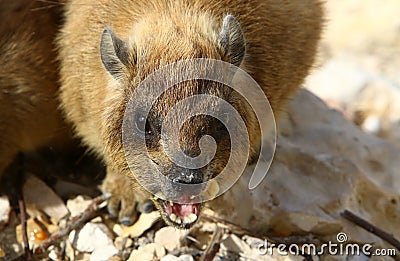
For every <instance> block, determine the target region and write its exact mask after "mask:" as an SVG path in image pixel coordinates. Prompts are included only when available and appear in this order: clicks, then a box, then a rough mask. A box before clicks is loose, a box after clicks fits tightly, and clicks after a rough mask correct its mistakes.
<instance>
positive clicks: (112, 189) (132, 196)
mask: <svg viewBox="0 0 400 261" xmlns="http://www.w3.org/2000/svg"><path fill="white" fill-rule="evenodd" d="M134 186H137V185H135V184H132V180H131V179H129V178H128V177H127V176H124V175H122V174H119V173H118V172H116V171H113V170H112V169H111V168H110V167H107V176H106V178H105V180H104V181H103V185H102V191H103V193H105V194H111V195H112V197H111V199H110V200H109V202H108V211H109V213H110V214H111V215H112V216H114V217H118V220H119V221H120V222H121V223H122V224H123V225H131V224H132V223H133V222H134V221H135V220H136V219H137V217H138V211H139V212H149V211H151V210H152V203H151V201H149V200H146V198H145V197H144V196H142V195H141V194H139V193H138V192H135V191H137V190H135V189H134Z"/></svg>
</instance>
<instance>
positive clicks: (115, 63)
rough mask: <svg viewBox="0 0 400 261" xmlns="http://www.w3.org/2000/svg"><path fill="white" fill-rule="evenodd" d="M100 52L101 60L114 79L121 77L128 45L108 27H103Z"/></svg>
mask: <svg viewBox="0 0 400 261" xmlns="http://www.w3.org/2000/svg"><path fill="white" fill-rule="evenodd" d="M100 54H101V61H102V62H103V65H104V67H105V68H106V69H107V71H108V72H109V73H110V74H111V75H112V76H113V77H114V78H115V79H117V80H118V79H121V77H123V73H124V68H125V66H127V65H128V58H129V54H128V47H127V44H126V43H125V42H124V41H122V40H121V39H119V38H118V37H117V36H116V35H115V34H114V32H113V31H112V29H111V28H109V27H106V28H105V29H104V31H103V34H102V36H101V43H100Z"/></svg>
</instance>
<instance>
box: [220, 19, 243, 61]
mask: <svg viewBox="0 0 400 261" xmlns="http://www.w3.org/2000/svg"><path fill="white" fill-rule="evenodd" d="M219 44H220V45H221V47H222V50H223V52H224V55H225V56H226V57H228V59H229V62H230V63H232V64H234V65H236V66H238V67H239V66H240V64H241V63H242V61H243V58H244V54H245V51H246V44H245V40H244V36H243V32H242V28H241V27H240V24H239V22H238V21H237V20H236V18H235V17H234V16H233V15H227V16H225V18H224V21H223V23H222V29H221V32H220V33H219Z"/></svg>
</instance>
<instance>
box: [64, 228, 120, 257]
mask: <svg viewBox="0 0 400 261" xmlns="http://www.w3.org/2000/svg"><path fill="white" fill-rule="evenodd" d="M75 235H76V232H75V231H72V232H71V233H70V234H69V240H70V242H71V243H73V246H74V248H75V249H76V250H78V251H80V252H93V251H94V250H95V249H96V248H103V247H107V246H113V241H112V240H111V238H110V237H109V233H108V229H107V227H106V226H105V225H104V224H100V223H87V224H86V225H84V226H83V228H82V229H81V230H80V231H79V232H78V234H77V238H76V239H75ZM74 239H75V240H74Z"/></svg>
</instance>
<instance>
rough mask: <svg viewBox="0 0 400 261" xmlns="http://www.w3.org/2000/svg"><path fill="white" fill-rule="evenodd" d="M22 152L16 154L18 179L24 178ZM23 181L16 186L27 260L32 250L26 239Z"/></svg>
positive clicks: (30, 258)
mask: <svg viewBox="0 0 400 261" xmlns="http://www.w3.org/2000/svg"><path fill="white" fill-rule="evenodd" d="M24 160H25V157H24V154H23V153H22V152H20V153H19V154H18V176H19V178H20V180H25V171H24ZM22 186H23V182H22V183H21V184H20V185H19V186H18V190H19V193H18V207H19V214H20V216H21V233H22V242H23V243H24V252H25V258H26V259H27V260H32V252H31V250H30V249H29V241H28V231H27V219H26V208H25V201H24V196H23V193H22Z"/></svg>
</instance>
